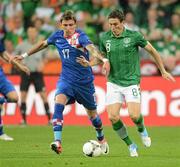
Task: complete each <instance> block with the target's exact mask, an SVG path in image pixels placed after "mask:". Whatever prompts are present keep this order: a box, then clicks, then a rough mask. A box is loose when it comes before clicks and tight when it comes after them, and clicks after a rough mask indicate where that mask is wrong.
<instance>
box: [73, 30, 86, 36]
mask: <svg viewBox="0 0 180 167" xmlns="http://www.w3.org/2000/svg"><path fill="white" fill-rule="evenodd" d="M76 33H77V34H79V35H87V34H86V33H85V32H84V31H83V30H81V29H76Z"/></svg>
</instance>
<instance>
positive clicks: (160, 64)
mask: <svg viewBox="0 0 180 167" xmlns="http://www.w3.org/2000/svg"><path fill="white" fill-rule="evenodd" d="M144 49H145V50H147V51H148V52H149V53H150V55H151V56H152V57H153V58H154V59H155V63H156V64H157V66H158V68H159V70H160V72H161V75H162V77H163V78H164V79H167V80H170V81H173V82H175V79H174V77H173V76H172V75H171V74H170V73H168V72H167V71H166V69H165V68H164V65H163V62H162V59H161V56H160V55H159V53H158V52H157V50H156V49H155V48H154V47H153V46H152V45H151V44H150V43H149V42H148V43H147V45H146V46H145V47H144Z"/></svg>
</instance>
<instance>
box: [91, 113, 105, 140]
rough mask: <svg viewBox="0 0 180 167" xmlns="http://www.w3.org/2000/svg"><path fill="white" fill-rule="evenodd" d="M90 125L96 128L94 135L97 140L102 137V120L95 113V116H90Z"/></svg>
mask: <svg viewBox="0 0 180 167" xmlns="http://www.w3.org/2000/svg"><path fill="white" fill-rule="evenodd" d="M90 120H91V122H92V125H93V126H94V127H95V129H96V137H97V139H98V140H99V141H102V140H103V139H104V133H103V128H102V121H101V118H100V117H99V116H98V115H97V116H96V117H95V118H90Z"/></svg>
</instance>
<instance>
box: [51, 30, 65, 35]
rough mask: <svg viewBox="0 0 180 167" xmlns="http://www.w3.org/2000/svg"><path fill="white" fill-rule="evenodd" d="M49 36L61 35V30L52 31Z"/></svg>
mask: <svg viewBox="0 0 180 167" xmlns="http://www.w3.org/2000/svg"><path fill="white" fill-rule="evenodd" d="M51 36H53V37H57V36H58V37H59V36H63V30H56V31H55V32H53V33H52V34H51Z"/></svg>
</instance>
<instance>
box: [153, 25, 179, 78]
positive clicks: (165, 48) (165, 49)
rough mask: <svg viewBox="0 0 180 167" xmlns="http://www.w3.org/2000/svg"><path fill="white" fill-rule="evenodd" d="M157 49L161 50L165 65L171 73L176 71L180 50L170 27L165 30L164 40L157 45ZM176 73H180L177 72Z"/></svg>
mask: <svg viewBox="0 0 180 167" xmlns="http://www.w3.org/2000/svg"><path fill="white" fill-rule="evenodd" d="M156 49H157V50H158V51H159V52H160V54H161V56H162V59H163V62H164V65H165V67H166V68H167V70H168V71H169V72H171V73H174V70H175V68H176V65H177V63H178V61H179V60H180V59H179V57H178V52H179V51H180V47H179V45H178V44H177V43H176V42H175V41H174V40H173V34H172V31H171V30H170V29H167V28H166V29H164V30H163V41H162V42H159V43H158V45H157V46H156ZM176 75H180V71H179V73H177V70H176Z"/></svg>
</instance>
